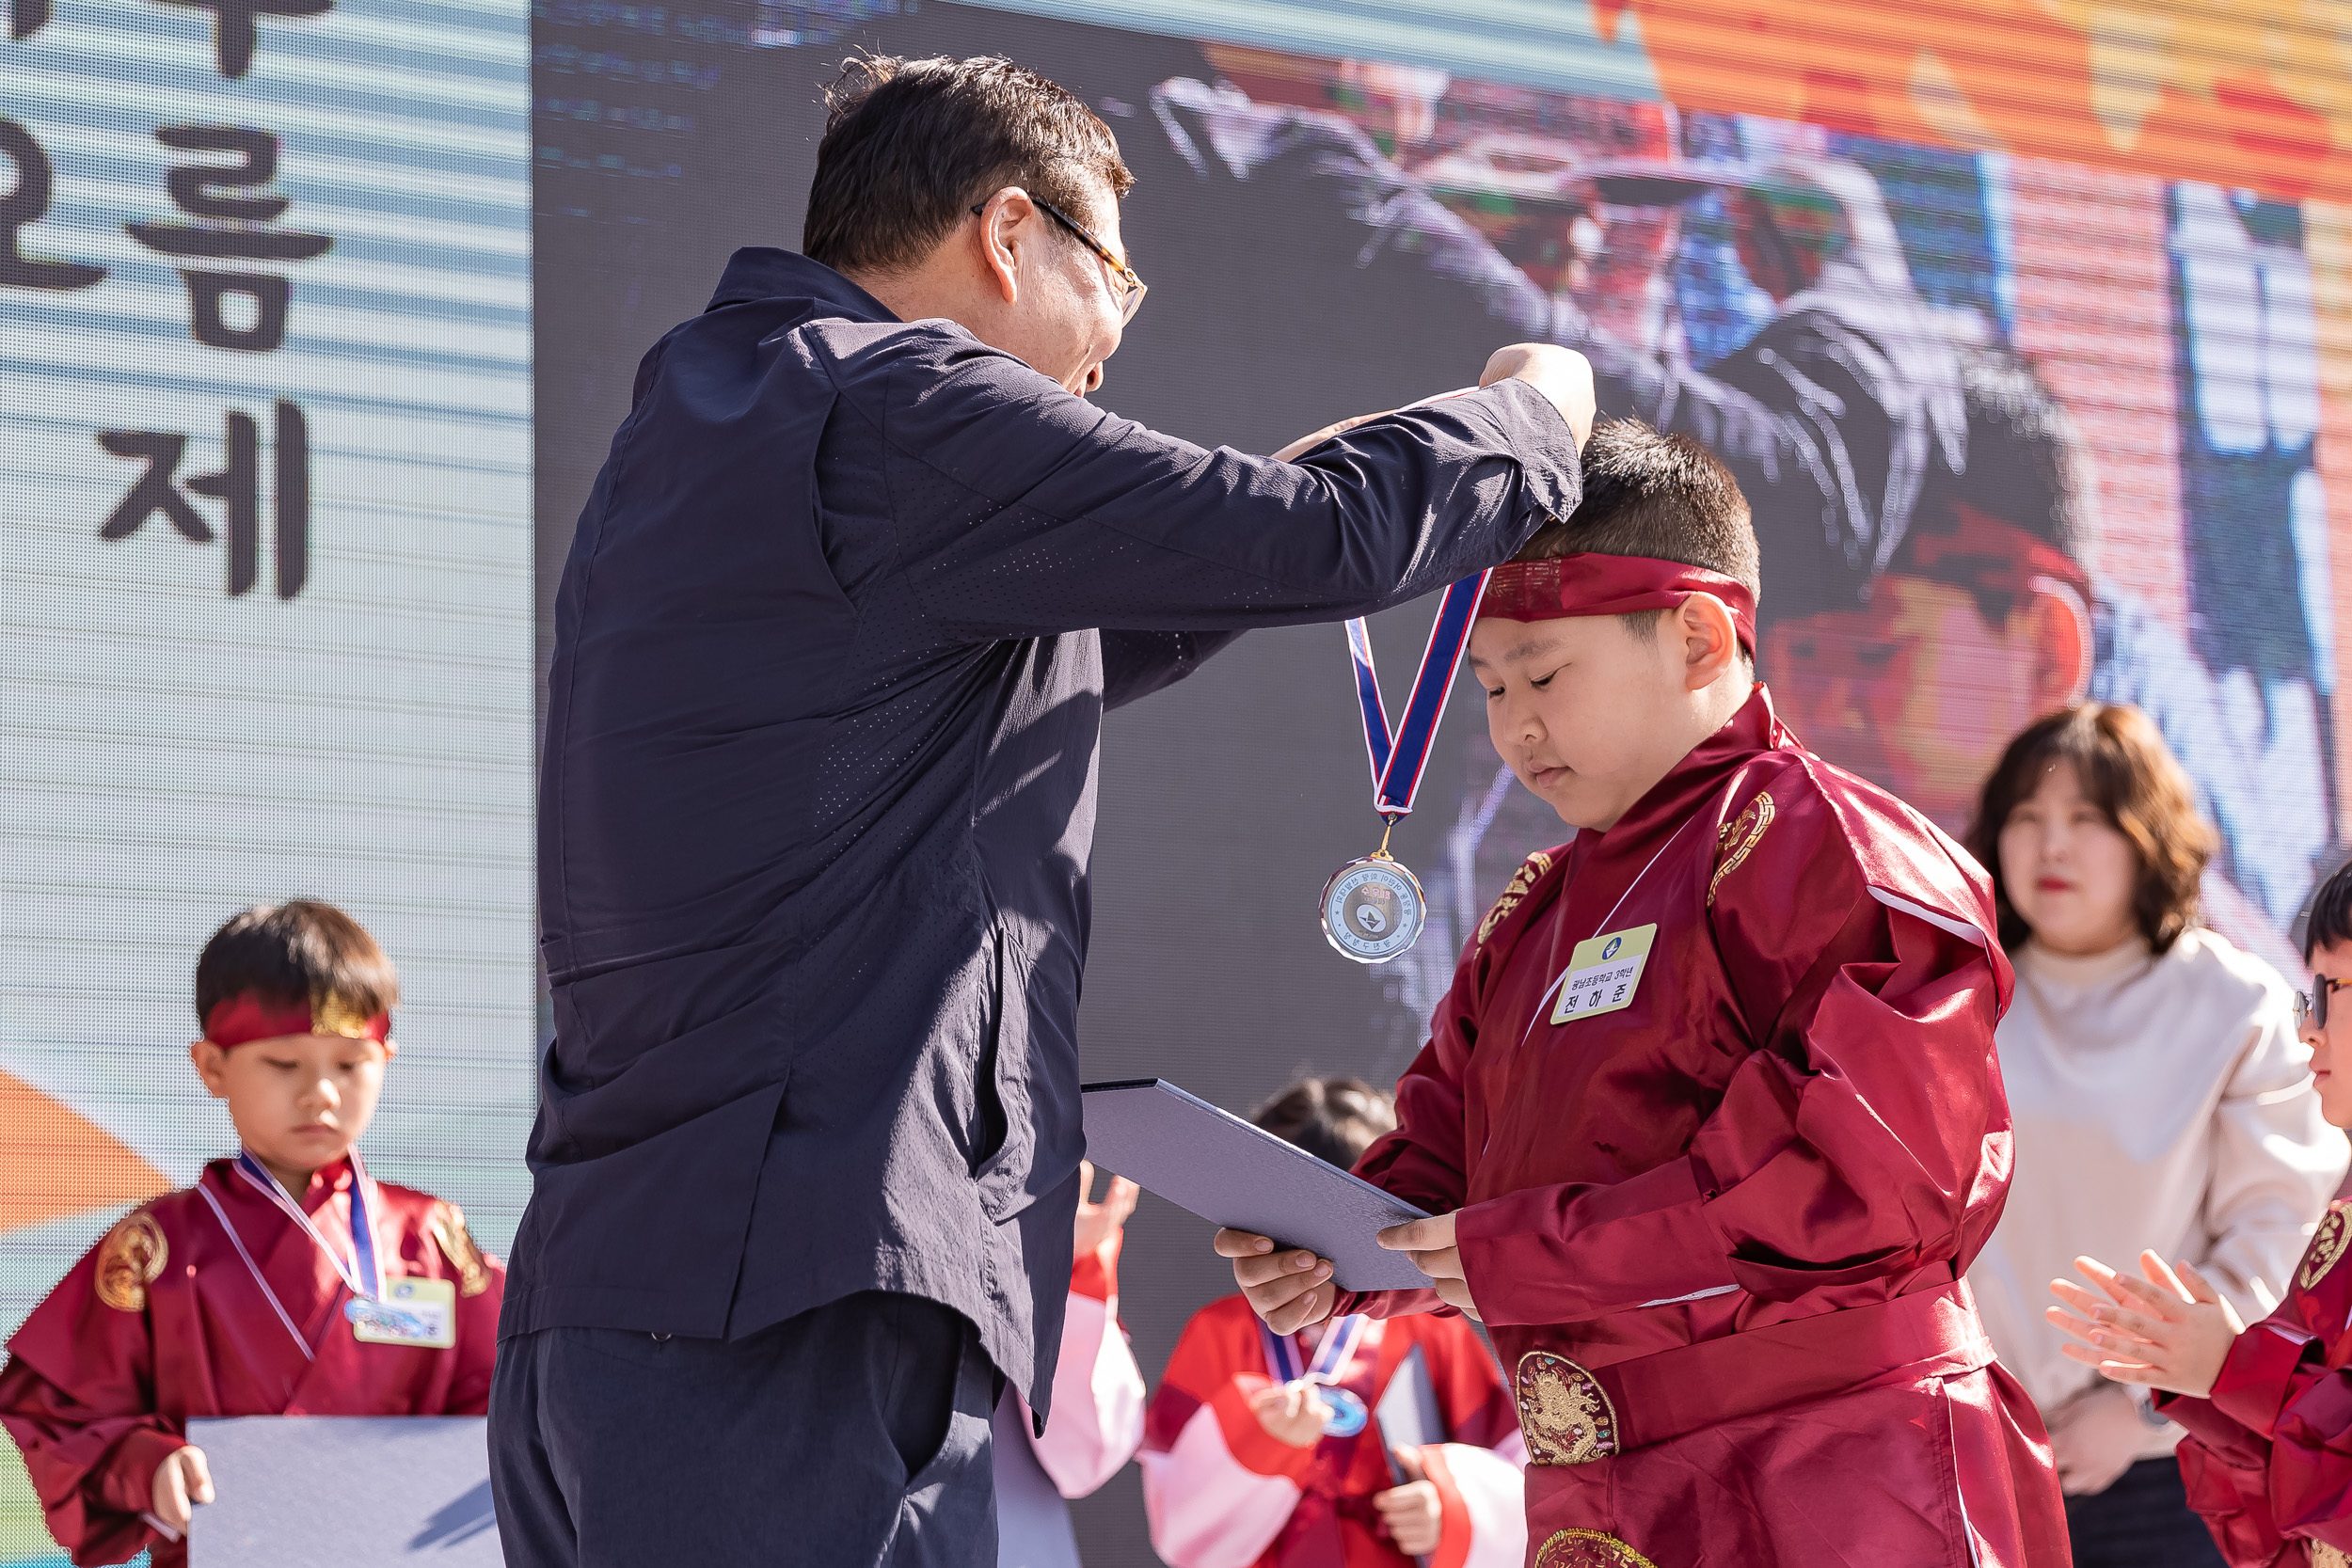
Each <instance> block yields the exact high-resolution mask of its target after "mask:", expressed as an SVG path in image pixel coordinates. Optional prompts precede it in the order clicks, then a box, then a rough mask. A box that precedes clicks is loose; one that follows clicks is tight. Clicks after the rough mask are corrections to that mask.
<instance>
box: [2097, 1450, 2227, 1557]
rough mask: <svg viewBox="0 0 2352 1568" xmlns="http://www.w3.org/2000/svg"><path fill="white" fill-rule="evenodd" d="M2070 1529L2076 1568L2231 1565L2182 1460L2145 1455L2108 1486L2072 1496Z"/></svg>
mask: <svg viewBox="0 0 2352 1568" xmlns="http://www.w3.org/2000/svg"><path fill="white" fill-rule="evenodd" d="M2066 1529H2067V1533H2068V1534H2070V1535H2072V1536H2073V1537H2074V1568H2229V1565H2228V1563H2227V1562H2226V1561H2225V1560H2223V1558H2222V1556H2221V1549H2220V1548H2219V1547H2218V1546H2216V1545H2215V1544H2213V1535H2212V1533H2211V1532H2210V1531H2208V1530H2207V1529H2206V1528H2205V1521H2204V1520H2202V1519H2201V1518H2199V1517H2198V1516H2197V1514H2196V1512H2195V1511H2194V1510H2192V1509H2191V1508H2190V1507H2189V1506H2188V1489H2187V1488H2186V1487H2185V1486H2183V1485H2182V1484H2181V1464H2180V1461H2179V1460H2177V1459H2143V1460H2141V1461H2140V1462H2139V1463H2138V1464H2137V1465H2133V1466H2132V1467H2131V1468H2130V1469H2128V1470H2126V1471H2124V1472H2123V1474H2122V1477H2121V1479H2119V1480H2118V1481H2116V1483H2115V1484H2114V1485H2113V1486H2110V1487H2108V1488H2107V1489H2106V1491H2104V1492H2092V1493H2090V1494H2087V1495H2085V1496H2081V1497H2068V1498H2067V1499H2066Z"/></svg>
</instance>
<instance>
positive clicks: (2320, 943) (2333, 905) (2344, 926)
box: [2303, 860, 2352, 969]
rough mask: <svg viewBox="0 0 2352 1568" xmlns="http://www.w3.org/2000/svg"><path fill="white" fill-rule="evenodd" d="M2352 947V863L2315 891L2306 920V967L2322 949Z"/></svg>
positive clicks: (2347, 862)
mask: <svg viewBox="0 0 2352 1568" xmlns="http://www.w3.org/2000/svg"><path fill="white" fill-rule="evenodd" d="M2339 943H2344V944H2352V860H2348V861H2345V862H2344V863H2343V864H2342V865H2339V866H2337V867H2336V868H2335V870H2333V871H2331V872H2329V873H2328V879H2327V880H2326V881H2323V882H2321V883H2320V884H2319V886H2317V887H2315V888H2313V889H2312V901H2311V907H2310V911H2309V912H2307V913H2306V914H2305V915H2304V916H2303V967H2304V968H2305V969H2309V968H2311V966H2312V958H2314V957H2315V956H2317V954H2318V952H2319V950H2320V949H2321V948H2323V947H2333V946H2336V945H2337V944H2339Z"/></svg>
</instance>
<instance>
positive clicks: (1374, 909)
mask: <svg viewBox="0 0 2352 1568" xmlns="http://www.w3.org/2000/svg"><path fill="white" fill-rule="evenodd" d="M1492 575H1493V574H1492V573H1491V572H1481V573H1479V574H1478V575H1477V576H1476V577H1469V578H1463V579H1462V580H1461V581H1459V582H1457V583H1455V584H1454V586H1452V587H1451V588H1448V589H1447V590H1446V591H1445V597H1444V598H1443V599H1442V600H1440V601H1439V602H1438V624H1437V625H1436V626H1431V627H1430V628H1429V646H1428V648H1427V649H1426V650H1425V651H1424V652H1423V653H1422V656H1421V670H1420V672H1419V673H1416V674H1415V675H1414V677H1413V690H1412V694H1411V696H1409V697H1407V698H1406V703H1405V714H1404V717H1403V718H1402V719H1401V720H1399V721H1398V722H1397V725H1396V727H1395V728H1394V729H1393V730H1391V728H1390V727H1389V710H1388V705H1387V704H1386V703H1384V702H1382V701H1381V698H1380V676H1379V673H1378V671H1376V670H1375V668H1374V667H1373V662H1372V631H1371V628H1370V627H1368V626H1365V624H1364V623H1363V621H1362V620H1360V619H1359V620H1354V621H1350V622H1348V623H1347V652H1348V657H1349V658H1350V660H1351V661H1352V662H1353V663H1354V665H1355V667H1356V697H1357V702H1358V704H1359V706H1361V708H1362V709H1363V716H1364V752H1365V755H1366V756H1367V757H1368V758H1369V759H1370V760H1371V763H1372V809H1373V810H1375V811H1376V812H1378V813H1379V814H1380V820H1381V821H1382V822H1383V823H1385V824H1386V825H1387V826H1386V828H1385V829H1384V830H1383V832H1381V834H1380V847H1379V848H1377V849H1375V850H1374V851H1373V852H1372V853H1371V854H1369V855H1366V856H1363V857H1361V858H1360V859H1357V860H1352V861H1349V862H1348V863H1346V864H1345V865H1343V866H1341V867H1340V868H1339V870H1338V871H1337V872H1335V873H1333V874H1332V877H1331V879H1330V880H1329V881H1328V882H1326V883H1325V884H1324V886H1323V934H1324V937H1325V939H1326V940H1327V941H1328V942H1330V943H1331V945H1332V946H1333V947H1335V948H1337V949H1339V951H1340V952H1341V953H1342V954H1343V955H1344V956H1345V957H1347V958H1353V959H1355V960H1356V961H1357V962H1358V963H1366V964H1376V963H1386V962H1388V960H1389V959H1391V958H1395V957H1396V956H1397V955H1398V954H1399V953H1402V952H1404V951H1405V950H1406V948H1408V947H1410V946H1412V945H1413V943H1414V942H1416V941H1418V940H1420V937H1421V933H1422V927H1423V926H1425V925H1427V924H1428V922H1429V903H1428V900H1427V899H1426V898H1424V897H1423V896H1422V891H1421V882H1420V879H1417V878H1416V877H1414V875H1413V874H1412V873H1411V872H1410V871H1407V870H1406V868H1405V867H1404V866H1402V865H1400V864H1398V863H1397V862H1396V861H1395V860H1394V859H1393V858H1392V857H1391V855H1390V854H1389V834H1390V833H1391V832H1395V831H1396V825H1397V823H1398V822H1400V821H1402V820H1403V819H1404V818H1405V817H1406V816H1407V815H1409V814H1410V813H1411V811H1412V809H1413V797H1414V795H1415V794H1417V793H1418V792H1419V791H1420V789H1421V776H1422V770H1423V769H1424V768H1427V767H1428V765H1429V750H1430V746H1431V743H1432V742H1434V741H1435V740H1436V739H1437V735H1438V716H1439V715H1440V714H1441V713H1442V712H1444V710H1445V699H1446V693H1447V692H1448V691H1449V690H1451V689H1453V686H1454V672H1455V671H1456V670H1457V669H1459V668H1460V666H1461V662H1462V651H1463V649H1464V648H1466V647H1468V646H1469V644H1470V625H1471V623H1472V622H1473V621H1474V620H1475V619H1476V618H1477V615H1478V597H1479V595H1480V594H1483V593H1485V592H1486V579H1487V578H1489V577H1491V576H1492Z"/></svg>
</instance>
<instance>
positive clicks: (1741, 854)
mask: <svg viewBox="0 0 2352 1568" xmlns="http://www.w3.org/2000/svg"><path fill="white" fill-rule="evenodd" d="M1771 826H1772V797H1771V796H1770V795H1765V794H1758V795H1757V796H1756V799H1755V800H1750V801H1749V802H1748V803H1747V804H1746V805H1745V806H1743V807H1741V808H1740V815H1739V816H1735V817H1733V818H1732V819H1731V820H1730V821H1728V822H1726V823H1724V825H1723V827H1722V829H1721V830H1719V831H1718V832H1717V833H1716V834H1715V875H1714V877H1713V879H1710V880H1709V881H1708V884H1707V907H1708V909H1710V910H1711V909H1713V908H1714V907H1715V890H1716V889H1717V888H1719V887H1721V886H1723V885H1724V878H1725V877H1728V876H1730V875H1731V874H1732V873H1733V872H1734V871H1737V870H1739V869H1740V862H1741V861H1743V860H1746V859H1747V858H1748V852H1749V851H1750V850H1752V849H1754V848H1755V847H1756V845H1757V844H1758V843H1760V842H1762V840H1763V837H1764V830H1765V829H1767V828H1769V827H1771Z"/></svg>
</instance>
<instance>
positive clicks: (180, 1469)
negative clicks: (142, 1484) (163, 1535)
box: [148, 1443, 213, 1535]
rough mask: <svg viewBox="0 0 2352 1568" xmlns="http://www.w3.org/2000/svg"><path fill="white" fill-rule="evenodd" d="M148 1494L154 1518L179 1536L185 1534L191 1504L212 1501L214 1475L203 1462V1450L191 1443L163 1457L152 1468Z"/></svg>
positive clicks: (193, 1511)
mask: <svg viewBox="0 0 2352 1568" xmlns="http://www.w3.org/2000/svg"><path fill="white" fill-rule="evenodd" d="M148 1491H149V1494H150V1498H149V1500H150V1501H151V1502H152V1503H153V1504H154V1508H153V1510H152V1512H153V1513H154V1515H155V1517H156V1518H158V1519H161V1520H162V1521H163V1522H164V1523H165V1524H167V1525H168V1526H170V1527H171V1528H173V1529H175V1530H177V1531H179V1532H180V1533H181V1534H182V1535H185V1534H187V1533H188V1520H189V1518H190V1517H191V1516H192V1515H193V1514H194V1513H195V1510H194V1508H193V1506H192V1505H194V1504H196V1503H208V1502H211V1501H212V1500H213V1472H212V1470H211V1469H210V1468H209V1467H208V1466H207V1465H205V1463H204V1450H203V1449H199V1448H198V1447H197V1446H196V1445H194V1444H193V1443H191V1444H189V1445H188V1446H187V1447H186V1448H184V1449H172V1450H171V1452H170V1453H168V1454H166V1455H165V1456H164V1462H163V1463H162V1464H161V1465H156V1466H155V1480H154V1482H153V1484H152V1485H151V1486H150V1487H149V1488H148Z"/></svg>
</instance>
